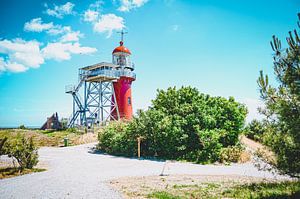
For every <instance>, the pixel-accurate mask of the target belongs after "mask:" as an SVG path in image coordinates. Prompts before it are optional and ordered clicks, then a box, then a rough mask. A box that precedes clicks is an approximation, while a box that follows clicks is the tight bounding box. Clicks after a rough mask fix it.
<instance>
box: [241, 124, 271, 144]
mask: <svg viewBox="0 0 300 199" xmlns="http://www.w3.org/2000/svg"><path fill="white" fill-rule="evenodd" d="M266 130H267V125H266V123H264V122H262V121H258V120H252V121H251V122H250V123H249V124H248V125H247V127H246V129H245V135H246V136H247V137H248V138H250V139H252V140H255V141H259V142H262V141H263V136H264V133H265V132H266Z"/></svg>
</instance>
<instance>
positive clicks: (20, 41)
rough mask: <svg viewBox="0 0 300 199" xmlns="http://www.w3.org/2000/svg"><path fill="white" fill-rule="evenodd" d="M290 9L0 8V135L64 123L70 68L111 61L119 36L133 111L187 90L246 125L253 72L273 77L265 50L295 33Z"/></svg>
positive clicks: (169, 4) (169, 3) (220, 5)
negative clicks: (230, 102)
mask: <svg viewBox="0 0 300 199" xmlns="http://www.w3.org/2000/svg"><path fill="white" fill-rule="evenodd" d="M299 8H300V2H299V1H298V0H272V1H271V0H265V1H262V0H260V1H259V0H252V1H240V0H239V1H238V0H227V1H224V0H215V1H209V0H205V1H204V0H189V1H184V0H107V1H95V0H85V1H79V0H78V1H76V0H69V1H63V0H60V1H41V0H28V1H19V0H1V1H0V11H1V17H0V26H1V29H0V38H1V41H0V127H1V126H2V127H4V126H18V125H20V124H25V125H27V126H40V125H42V123H43V122H44V121H45V119H46V117H48V116H50V115H51V114H52V113H54V112H58V113H59V115H60V116H62V117H68V116H69V115H70V113H71V108H72V103H71V102H72V99H71V96H69V95H67V94H65V93H64V89H65V85H68V84H74V83H76V82H77V78H78V74H77V73H78V68H80V67H83V66H86V65H90V64H94V63H97V62H101V61H110V60H111V52H112V50H113V49H114V48H115V47H116V46H117V45H118V42H119V40H120V36H119V35H118V34H117V33H116V32H117V31H119V30H120V29H122V28H126V30H127V31H128V32H129V34H127V35H126V36H125V46H126V47H128V48H129V49H130V50H131V52H132V60H133V62H134V63H135V66H136V70H135V72H136V74H137V80H136V81H135V82H133V85H132V89H133V103H134V104H133V106H134V110H136V109H140V108H142V109H145V108H147V107H148V106H149V105H150V104H151V99H153V98H155V95H156V89H158V88H159V89H166V88H168V87H170V86H177V87H180V86H182V85H184V86H187V85H191V86H193V87H197V88H198V89H199V91H201V92H203V93H208V94H211V95H214V96H224V97H228V96H234V97H235V98H236V99H237V100H238V101H240V102H242V103H245V104H246V105H247V106H248V108H249V112H250V113H249V116H248V118H247V120H248V121H249V120H251V119H253V118H255V117H258V115H257V113H256V107H257V106H259V105H260V102H259V93H258V89H257V84H256V79H257V77H258V74H259V70H264V71H265V72H266V73H268V74H270V75H271V77H272V74H273V72H272V51H271V48H270V45H269V41H270V39H271V37H272V35H273V34H275V35H277V36H278V37H279V38H280V39H282V40H284V39H285V37H286V36H287V33H288V31H289V30H292V29H294V28H295V27H296V21H297V13H298V12H299V11H300V9H299ZM284 43H285V42H283V44H284ZM271 79H272V82H273V83H275V80H274V77H273V78H271Z"/></svg>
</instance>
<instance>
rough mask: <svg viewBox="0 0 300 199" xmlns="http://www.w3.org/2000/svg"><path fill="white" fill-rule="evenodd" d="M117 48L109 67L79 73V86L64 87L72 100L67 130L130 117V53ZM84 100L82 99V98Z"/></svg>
mask: <svg viewBox="0 0 300 199" xmlns="http://www.w3.org/2000/svg"><path fill="white" fill-rule="evenodd" d="M124 34H125V33H124V32H123V31H122V32H121V36H122V37H121V38H122V39H121V42H120V46H118V47H117V48H115V49H114V50H113V53H112V58H113V59H112V63H107V62H101V63H98V64H94V65H91V66H86V67H83V68H80V69H79V83H78V84H77V85H76V86H74V85H70V86H66V93H68V94H71V95H72V97H73V113H72V115H71V116H70V118H69V123H68V127H74V126H86V127H92V126H94V125H97V126H98V125H105V124H106V123H107V122H109V121H113V120H119V119H122V118H124V119H130V118H131V117H132V99H131V82H132V81H134V80H135V79H136V76H135V73H134V72H133V70H134V65H133V64H132V63H131V60H130V55H131V52H130V51H129V49H127V48H126V47H124V46H123V35H124ZM81 96H83V98H82V97H81Z"/></svg>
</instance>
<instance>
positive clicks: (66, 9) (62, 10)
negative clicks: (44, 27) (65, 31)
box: [46, 2, 75, 18]
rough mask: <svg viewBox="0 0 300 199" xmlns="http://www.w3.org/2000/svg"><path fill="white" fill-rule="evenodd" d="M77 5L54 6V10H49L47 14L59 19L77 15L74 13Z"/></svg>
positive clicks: (69, 3) (68, 3)
mask: <svg viewBox="0 0 300 199" xmlns="http://www.w3.org/2000/svg"><path fill="white" fill-rule="evenodd" d="M74 6H75V4H73V3H71V2H67V3H66V4H64V5H60V6H57V5H54V8H53V9H50V8H48V9H47V10H46V13H47V14H48V15H50V16H54V17H57V18H63V16H64V15H71V14H75V12H74V11H73V8H74ZM46 7H48V5H47V4H46Z"/></svg>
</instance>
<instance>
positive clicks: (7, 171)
mask: <svg viewBox="0 0 300 199" xmlns="http://www.w3.org/2000/svg"><path fill="white" fill-rule="evenodd" d="M42 171H46V169H40V168H33V169H24V170H23V171H20V170H19V169H18V168H15V167H6V168H0V179H3V178H12V177H16V176H20V175H25V174H29V173H35V172H42Z"/></svg>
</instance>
